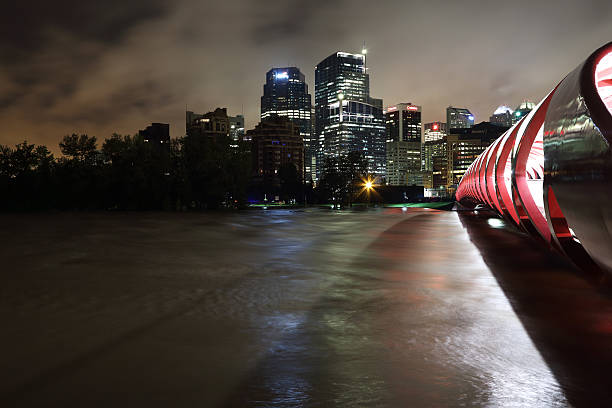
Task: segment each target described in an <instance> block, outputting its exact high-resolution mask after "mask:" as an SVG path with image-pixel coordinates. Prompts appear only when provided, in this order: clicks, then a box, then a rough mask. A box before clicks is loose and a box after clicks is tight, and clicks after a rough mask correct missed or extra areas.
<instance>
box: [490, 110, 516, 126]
mask: <svg viewBox="0 0 612 408" xmlns="http://www.w3.org/2000/svg"><path fill="white" fill-rule="evenodd" d="M513 113H514V112H513V111H512V109H510V108H509V107H507V106H504V105H501V106H499V107H498V108H497V109H496V110H495V112H493V115H491V117H490V118H489V122H491V123H492V124H494V125H497V126H503V127H511V126H512V114H513Z"/></svg>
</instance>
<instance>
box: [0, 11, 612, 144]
mask: <svg viewBox="0 0 612 408" xmlns="http://www.w3.org/2000/svg"><path fill="white" fill-rule="evenodd" d="M610 15H612V2H610V1H603V0H602V1H595V0H591V1H578V0H558V1H552V0H551V1H548V0H544V1H537V2H536V1H527V0H515V1H513V2H484V1H476V0H465V1H461V2H458V1H456V2H449V1H440V0H430V1H427V2H415V1H405V0H387V1H382V2H372V1H366V0H351V1H347V0H342V1H339V0H338V1H334V0H313V1H304V0H288V1H284V2H278V1H268V0H244V1H238V0H225V1H222V2H219V1H212V0H210V1H208V0H204V1H202V0H175V1H170V0H152V1H142V0H137V1H126V0H122V1H119V0H108V1H104V2H102V1H88V0H84V1H75V0H58V1H54V2H51V1H42V0H35V1H30V2H12V4H7V5H3V9H2V13H0V121H1V122H2V123H3V127H2V129H0V143H2V144H5V143H16V142H18V141H20V140H23V139H25V138H27V139H28V140H30V141H32V142H36V143H46V144H48V145H49V146H50V147H52V148H54V147H55V146H56V145H57V141H58V140H59V139H60V138H61V136H62V135H63V134H66V133H72V132H87V133H89V134H93V135H96V136H98V138H99V139H102V138H104V137H107V136H109V135H110V134H111V133H112V132H113V131H117V132H120V133H133V132H135V131H137V130H138V129H141V128H143V127H144V126H146V125H147V124H148V123H150V122H153V121H155V122H169V123H170V124H171V132H172V135H173V136H180V135H181V134H182V133H183V132H184V124H183V122H184V110H185V105H188V107H189V109H192V110H196V111H207V110H211V109H214V108H215V107H217V106H224V107H227V108H228V109H229V112H230V113H231V114H236V113H240V112H242V111H244V113H245V116H246V120H247V126H248V127H251V126H254V125H255V123H256V122H257V119H258V116H259V98H260V96H261V92H262V85H263V82H264V75H265V72H266V71H267V70H269V69H270V68H272V67H274V66H287V65H295V66H298V67H299V68H300V69H301V70H302V71H303V72H304V74H305V75H306V78H307V80H308V82H309V84H310V91H311V93H312V94H314V83H313V79H314V78H313V77H314V66H315V65H316V64H317V63H318V62H319V61H321V60H322V59H323V58H325V57H326V56H328V55H330V54H331V53H332V52H335V51H337V50H344V51H349V52H350V51H353V52H354V51H359V50H360V49H361V46H362V43H363V42H364V41H365V42H366V43H367V44H368V49H369V53H368V56H369V58H368V67H369V70H370V75H371V81H370V82H371V88H372V89H371V92H372V95H373V96H375V97H381V98H383V99H384V103H385V104H386V105H389V104H394V103H398V102H403V101H412V102H414V103H418V104H420V105H422V106H423V111H424V119H425V121H431V120H440V119H444V109H445V107H446V106H448V105H450V104H453V105H458V106H466V107H468V108H470V109H471V110H472V111H473V112H474V113H475V115H476V117H477V119H478V120H486V119H487V118H488V116H489V115H490V114H491V112H492V111H493V110H494V109H495V107H496V106H497V105H500V104H508V105H510V106H515V105H518V104H519V103H520V102H521V101H522V100H523V99H525V98H528V99H533V100H535V101H537V100H539V99H540V98H541V97H543V96H544V95H545V94H546V92H548V91H549V90H550V89H551V88H552V87H553V86H554V85H555V84H556V83H557V82H558V81H560V80H561V79H562V78H563V76H564V75H565V74H567V73H568V72H569V71H570V70H571V69H573V68H574V67H575V66H576V65H577V64H579V63H580V62H581V61H582V60H583V59H584V58H585V57H587V56H588V54H589V53H590V52H592V51H593V50H594V49H596V48H597V47H599V46H600V45H602V44H603V43H605V42H608V41H610V40H612V25H611V24H610V23H609V16H610Z"/></svg>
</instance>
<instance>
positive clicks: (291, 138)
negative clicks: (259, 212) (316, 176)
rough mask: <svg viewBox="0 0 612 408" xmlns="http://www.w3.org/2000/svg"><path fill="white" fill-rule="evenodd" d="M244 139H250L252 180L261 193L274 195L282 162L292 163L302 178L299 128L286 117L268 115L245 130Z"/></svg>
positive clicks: (302, 154)
mask: <svg viewBox="0 0 612 408" xmlns="http://www.w3.org/2000/svg"><path fill="white" fill-rule="evenodd" d="M247 138H248V139H250V140H251V154H252V158H253V160H252V165H253V176H254V181H255V182H257V183H259V184H260V190H261V193H262V194H265V195H267V196H268V197H273V196H275V195H276V194H278V189H279V187H280V183H281V180H280V174H279V171H280V170H281V167H283V166H284V165H287V164H293V165H294V166H295V169H296V170H297V173H298V174H299V178H300V179H302V178H303V176H304V173H303V169H304V141H303V139H302V136H301V134H300V130H299V127H298V126H297V125H296V124H295V123H294V122H293V121H291V120H290V119H289V118H287V117H286V116H278V115H271V116H268V117H266V118H265V119H262V120H261V122H260V123H259V124H258V125H257V126H255V129H251V130H248V131H247ZM261 198H263V197H261Z"/></svg>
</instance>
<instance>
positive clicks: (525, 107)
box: [512, 101, 535, 125]
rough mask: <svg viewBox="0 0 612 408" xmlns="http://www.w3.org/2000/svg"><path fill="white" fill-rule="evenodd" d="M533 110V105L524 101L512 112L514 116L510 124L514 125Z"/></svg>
mask: <svg viewBox="0 0 612 408" xmlns="http://www.w3.org/2000/svg"><path fill="white" fill-rule="evenodd" d="M533 108H535V104H534V103H533V102H529V101H524V102H523V103H521V104H520V105H519V106H517V107H516V109H515V110H514V114H513V115H512V124H513V125H514V124H515V123H517V122H518V121H519V120H521V119H523V117H525V116H527V114H528V113H529V112H531V111H532V110H533Z"/></svg>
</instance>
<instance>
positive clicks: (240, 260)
mask: <svg viewBox="0 0 612 408" xmlns="http://www.w3.org/2000/svg"><path fill="white" fill-rule="evenodd" d="M0 223H1V225H2V229H1V231H0V259H2V261H1V265H2V267H1V275H0V276H1V277H2V281H1V285H0V322H2V330H1V332H0V333H1V334H0V346H1V349H0V350H1V353H0V367H1V374H0V376H1V378H0V380H1V381H0V406H3V407H8V406H64V407H66V406H82V407H85V406H87V407H91V406H104V407H108V406H166V407H168V406H172V407H177V406H181V407H193V406H199V407H231V406H236V407H242V406H246V407H301V406H313V407H336V406H337V407H377V406H380V407H385V406H389V407H444V406H491V407H497V406H516V407H564V406H570V405H571V406H598V405H599V403H601V406H606V405H607V404H608V403H609V402H610V400H606V398H607V397H610V396H611V394H610V391H609V390H610V388H612V387H611V386H610V385H611V384H612V382H610V381H609V380H608V377H609V373H610V371H611V370H612V365H611V364H610V363H611V362H612V350H611V348H612V334H611V333H612V297H611V296H609V295H608V294H607V293H606V292H604V291H602V290H601V289H598V287H597V285H596V284H594V283H592V282H589V281H587V280H585V279H583V278H582V277H581V276H580V274H579V272H578V271H576V270H575V269H573V268H572V267H571V265H569V264H566V263H564V262H563V261H555V260H554V256H553V255H551V254H550V253H549V252H547V251H546V250H545V249H544V248H539V247H536V246H534V242H533V241H530V240H529V239H528V238H527V237H526V236H524V235H522V234H520V233H518V232H517V231H514V230H512V229H511V228H508V227H506V226H504V224H503V222H501V221H500V220H497V219H495V218H494V217H493V215H491V214H488V215H487V214H484V215H482V214H481V215H477V214H473V213H469V214H460V213H458V212H445V211H436V210H427V209H408V210H407V211H402V210H401V209H371V210H369V211H355V212H350V211H346V212H334V211H326V210H315V209H312V210H305V211H284V210H274V211H248V212H239V213H203V214H166V213H159V214H157V213H125V214H114V213H99V214H87V213H86V214H65V213H62V214H35V215H32V214H27V215H2V216H0Z"/></svg>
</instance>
